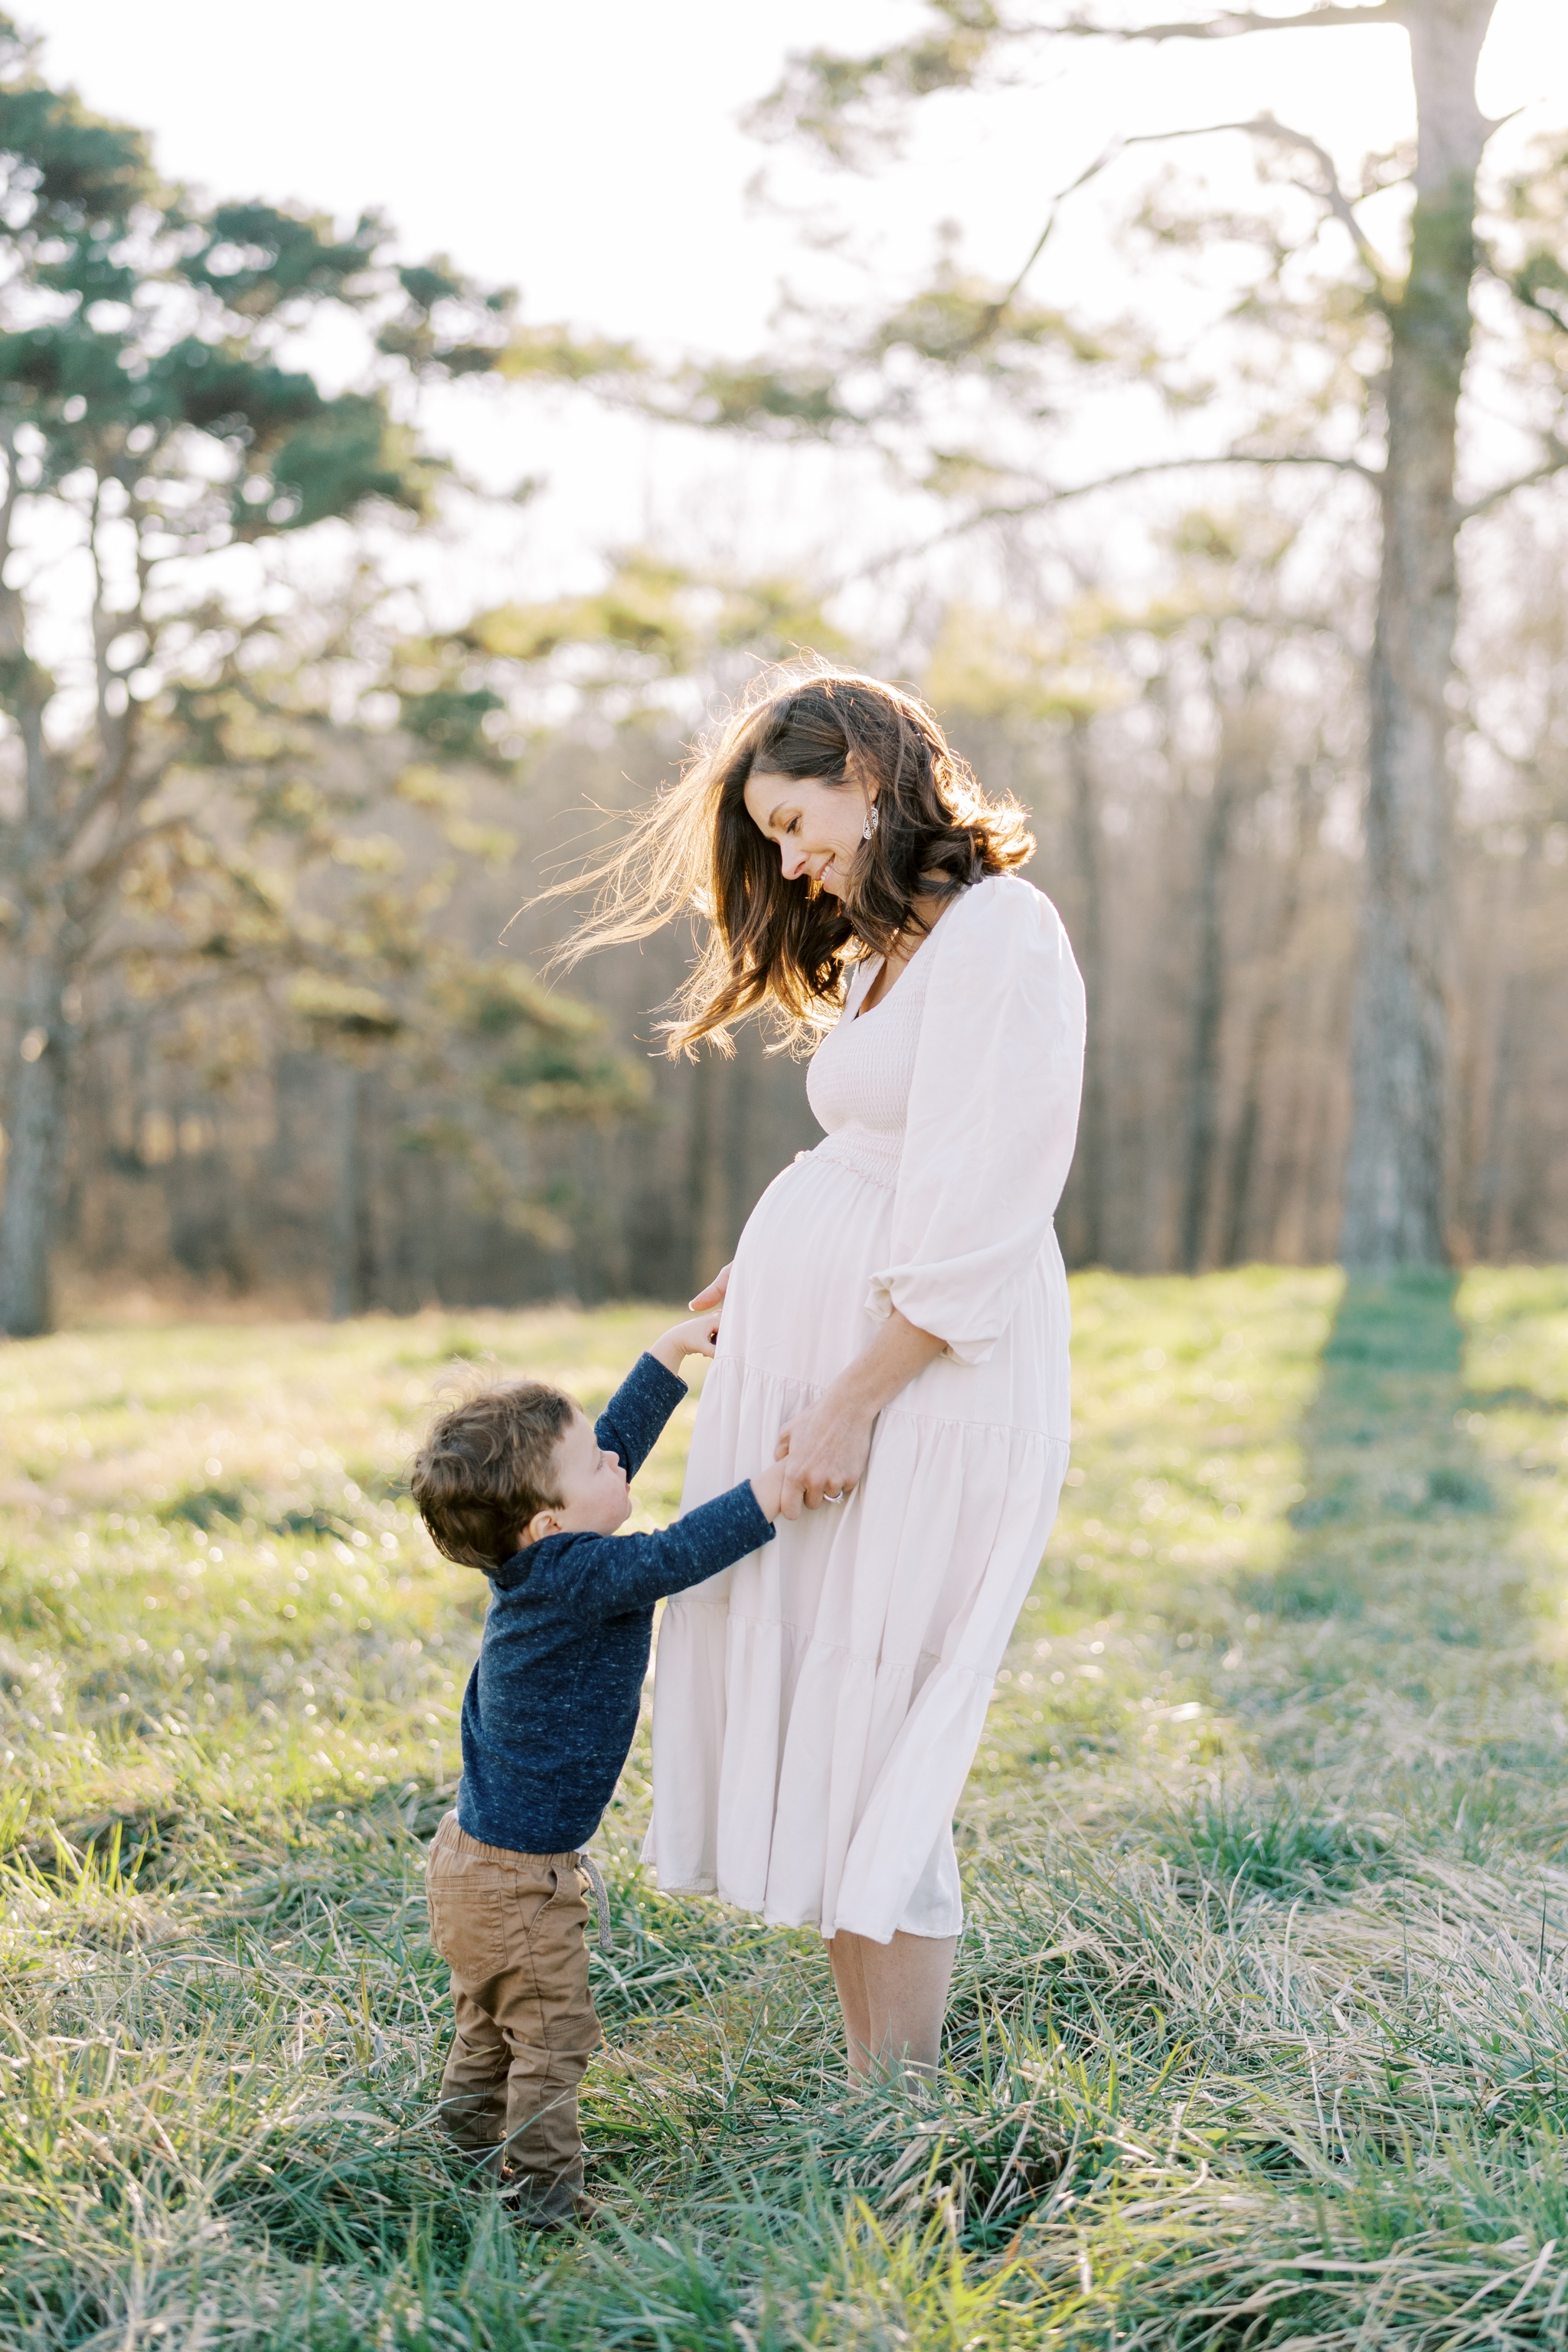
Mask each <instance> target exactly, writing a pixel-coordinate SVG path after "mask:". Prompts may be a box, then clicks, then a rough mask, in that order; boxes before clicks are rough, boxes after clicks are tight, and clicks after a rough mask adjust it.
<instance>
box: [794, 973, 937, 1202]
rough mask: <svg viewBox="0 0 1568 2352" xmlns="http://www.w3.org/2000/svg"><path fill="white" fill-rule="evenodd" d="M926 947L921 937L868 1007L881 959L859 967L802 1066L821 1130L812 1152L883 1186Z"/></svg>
mask: <svg viewBox="0 0 1568 2352" xmlns="http://www.w3.org/2000/svg"><path fill="white" fill-rule="evenodd" d="M924 948H925V942H923V941H922V942H921V949H919V950H917V951H916V953H915V954H914V955H913V956H912V957H911V958H910V961H909V962H908V963H907V964H906V965H905V967H904V969H903V971H901V972H900V974H899V977H898V979H897V980H896V981H895V982H893V985H892V987H891V988H890V989H889V991H888V993H887V995H886V996H885V997H884V998H883V999H882V1002H881V1003H880V1004H878V1005H874V1006H873V1007H872V1008H871V1010H870V1012H868V1013H863V1012H862V1011H861V1010H860V1008H861V1006H862V1005H863V1003H865V1000H866V997H867V995H868V992H869V991H870V989H871V987H872V985H873V983H874V982H875V979H876V975H877V974H878V972H879V971H880V970H881V968H882V967H881V964H880V962H879V961H871V962H868V963H863V964H861V965H859V966H858V969H857V970H856V971H855V973H854V974H853V976H852V978H851V980H850V983H849V992H848V994H847V998H846V1000H845V1005H844V1010H843V1012H842V1013H840V1015H839V1017H838V1020H837V1023H836V1024H834V1026H833V1028H831V1029H830V1030H829V1031H828V1033H827V1035H826V1037H825V1038H824V1039H823V1041H822V1043H821V1045H819V1046H818V1047H817V1049H816V1055H814V1057H813V1059H812V1064H811V1067H810V1069H809V1071H808V1072H807V1074H806V1081H805V1092H806V1099H807V1100H808V1102H809V1103H810V1105H811V1108H812V1110H813V1112H814V1114H815V1115H816V1118H817V1119H818V1121H819V1122H820V1124H821V1125H822V1126H823V1127H825V1128H826V1130H827V1136H826V1141H825V1142H823V1143H819V1144H818V1145H817V1147H816V1152H815V1153H814V1154H812V1157H813V1158H820V1159H824V1160H837V1161H839V1162H841V1163H842V1164H843V1165H845V1166H847V1167H851V1168H853V1169H854V1170H855V1171H856V1172H857V1173H858V1175H861V1176H865V1177H868V1178H869V1180H870V1181H871V1182H873V1183H875V1184H885V1185H888V1186H889V1187H891V1186H893V1185H895V1184H897V1182H898V1181H899V1161H900V1157H901V1156H902V1152H903V1148H904V1130H905V1127H906V1124H907V1122H908V1119H909V1110H910V1088H911V1087H912V1086H913V1083H914V1075H915V1055H916V1053H917V1051H918V1049H919V1046H920V1041H921V1019H922V1017H923V1014H924V1011H925V992H926V983H927V978H928V974H929V969H930V968H929V964H928V961H927V958H926V954H925V952H924Z"/></svg>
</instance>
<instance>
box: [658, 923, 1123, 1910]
mask: <svg viewBox="0 0 1568 2352" xmlns="http://www.w3.org/2000/svg"><path fill="white" fill-rule="evenodd" d="M877 969H878V967H877V966H876V964H875V963H868V964H866V965H862V966H861V967H860V968H859V970H858V971H857V973H856V975H855V978H854V981H853V982H852V984H851V987H850V991H849V995H848V999H847V1003H846V1005H845V1009H844V1013H843V1014H842V1016H841V1018H840V1019H839V1021H838V1023H837V1026H836V1027H835V1028H834V1029H832V1030H831V1031H830V1032H829V1034H827V1036H826V1038H825V1039H824V1041H823V1043H822V1045H821V1046H820V1047H819V1048H818V1050H817V1053H816V1057H815V1058H814V1060H813V1062H812V1066H811V1072H810V1079H809V1092H810V1097H811V1106H812V1108H813V1110H814V1111H815V1112H816V1116H817V1118H818V1119H819V1120H820V1121H821V1123H822V1125H823V1126H824V1127H825V1128H826V1130H827V1135H826V1140H825V1141H824V1142H822V1143H819V1144H818V1145H817V1147H816V1150H815V1151H811V1152H803V1153H802V1154H801V1155H800V1156H799V1158H798V1159H797V1160H795V1163H794V1164H793V1166H791V1167H788V1168H786V1169H785V1170H784V1172H783V1173H782V1175H779V1176H777V1177H775V1178H774V1180H773V1183H772V1184H771V1185H770V1186H769V1188H768V1190H767V1191H766V1192H764V1193H763V1197H762V1199H761V1200H760V1201H759V1202H758V1203H757V1205H756V1207H755V1209H754V1210H753V1211H752V1215H751V1217H750V1219H749V1221H748V1223H747V1225H746V1229H745V1231H744V1233H743V1234H742V1236H741V1242H740V1246H739V1248H738V1249H737V1251H736V1253H735V1264H734V1271H733V1273H732V1274H731V1278H730V1288H729V1295H728V1297H727V1298H726V1300H725V1305H724V1316H723V1321H722V1325H721V1332H720V1339H719V1347H718V1352H717V1355H716V1356H715V1359H714V1361H713V1364H712V1366H711V1368H710V1371H709V1373H708V1378H707V1381H706V1383H705V1385H704V1388H703V1392H702V1398H701V1402H700V1408H699V1411H698V1414H697V1424H696V1429H695V1432H694V1433H693V1437H692V1443H691V1453H690V1457H689V1464H688V1468H687V1475H686V1487H685V1493H684V1496H683V1497H682V1508H683V1509H690V1508H691V1507H693V1506H694V1505H696V1504H698V1503H702V1502H706V1501H707V1500H708V1499H709V1498H710V1496H714V1495H718V1494H721V1493H722V1492H723V1491H724V1490H725V1488H726V1487H729V1486H734V1485H735V1484H737V1483H738V1481H739V1480H741V1479H742V1478H744V1477H747V1476H750V1475H751V1474H752V1472H753V1471H755V1470H757V1469H758V1468H760V1467H761V1466H762V1465H763V1464H764V1463H767V1462H771V1461H772V1460H773V1447H774V1444H775V1441H776V1439H777V1436H778V1433H779V1431H780V1429H781V1427H782V1426H783V1424H784V1423H785V1422H787V1421H788V1420H790V1418H791V1417H792V1416H793V1415H794V1414H795V1413H798V1412H800V1411H801V1410H802V1408H803V1407H804V1406H805V1404H807V1403H808V1402H810V1401H811V1399H813V1398H814V1397H816V1396H817V1395H818V1394H820V1392H821V1391H822V1390H823V1389H825V1388H826V1386H827V1385H828V1383H829V1382H830V1381H832V1380H833V1379H834V1378H835V1377H836V1375H837V1373H838V1372H840V1371H841V1370H843V1368H844V1367H845V1365H846V1364H847V1363H848V1362H849V1361H850V1360H851V1359H852V1358H854V1357H856V1356H858V1354H860V1353H861V1351H862V1350H863V1349H865V1348H866V1346H867V1345H868V1342H869V1341H870V1339H871V1337H872V1334H873V1328H874V1325H875V1324H876V1322H877V1321H879V1319H883V1318H886V1317H887V1315H888V1314H889V1311H890V1309H892V1308H894V1307H897V1308H898V1309H899V1310H900V1312H901V1313H902V1314H904V1315H906V1316H907V1317H908V1318H909V1319H910V1322H911V1323H914V1324H917V1325H919V1326H920V1328H921V1329H923V1330H927V1331H931V1332H934V1333H936V1334H938V1335H939V1336H940V1337H941V1338H942V1339H944V1340H945V1341H946V1342H947V1345H946V1348H945V1349H944V1351H943V1353H942V1355H941V1356H939V1357H937V1358H936V1359H935V1360H934V1361H933V1362H931V1364H929V1365H927V1367H926V1369H925V1370H923V1371H921V1373H919V1374H918V1375H917V1376H916V1378H915V1379H914V1380H912V1381H910V1384H909V1386H908V1387H907V1388H905V1389H904V1390H903V1391H901V1392H900V1395H899V1396H898V1397H896V1398H895V1399H894V1401H893V1402H892V1403H891V1404H890V1405H889V1406H888V1407H887V1408H886V1409H885V1410H884V1411H883V1412H882V1413H881V1414H880V1415H879V1419H878V1422H877V1425H876V1430H875V1433H874V1435H873V1437H872V1441H871V1453H870V1459H869V1462H868V1465H867V1470H866V1475H865V1477H864V1478H863V1480H862V1481H861V1483H860V1485H859V1486H858V1488H857V1489H856V1490H855V1492H854V1493H853V1494H852V1495H851V1496H850V1497H849V1499H848V1500H847V1502H845V1503H843V1504H826V1503H825V1504H824V1505H823V1506H822V1507H820V1508H819V1509H818V1510H816V1511H806V1512H803V1513H802V1515H801V1517H799V1519H797V1520H794V1521H790V1520H784V1519H781V1520H780V1521H779V1523H778V1530H777V1534H776V1537H775V1538H774V1540H773V1542H772V1543H770V1544H767V1545H765V1546H764V1547H763V1549H761V1550H760V1551H756V1552H753V1553H752V1554H751V1555H750V1557H749V1558H747V1559H743V1560H741V1561H739V1562H738V1563H737V1564H736V1566H734V1567H733V1568H730V1569H726V1570H724V1571H723V1573H722V1574H721V1575H719V1576H716V1577H713V1578H711V1579H710V1580H709V1582H707V1583H706V1584H700V1585H697V1586H694V1587H693V1588H692V1590H691V1591H688V1592H684V1593H681V1594H680V1595H679V1597H677V1598H676V1599H674V1600H672V1601H668V1603H667V1604H666V1607H665V1612H664V1618H663V1622H662V1625H661V1627H660V1631H659V1638H658V1673H657V1678H656V1683H655V1693H654V1718H653V1780H654V1810H653V1821H652V1823H651V1826H650V1828H649V1831H648V1835H647V1843H646V1844H645V1846H644V1849H643V1852H644V1859H645V1860H647V1861H650V1862H653V1863H654V1864H656V1866H657V1869H658V1884H659V1885H660V1886H661V1887H665V1888H668V1889H679V1888H690V1889H698V1890H701V1891H704V1892H714V1891H716V1892H717V1893H718V1894H719V1895H721V1897H723V1898H724V1900H726V1901H727V1902H730V1903H733V1904H736V1905H738V1906H740V1907H741V1908H742V1909H744V1910H748V1911H758V1912H761V1913H762V1914H763V1916H764V1917H765V1918H767V1919H769V1920H772V1921H774V1922H776V1923H777V1924H779V1925H782V1926H787V1927H798V1926H801V1925H803V1924H805V1923H807V1922H809V1923H812V1924H815V1925H817V1926H819V1927H821V1930H822V1932H823V1934H824V1935H825V1936H832V1935H833V1933H834V1932H835V1930H836V1929H837V1928H838V1927H846V1928H848V1929H849V1930H851V1931H852V1932H853V1933H855V1934H857V1935H862V1936H868V1937H873V1938H874V1939H875V1940H876V1941H878V1942H886V1941H887V1939H888V1938H889V1937H890V1936H891V1935H892V1934H893V1933H894V1931H895V1930H896V1929H899V1928H904V1929H907V1930H909V1931H910V1933H913V1934H916V1935H926V1936H947V1935H955V1934H956V1933H957V1932H958V1930H959V1928H960V1927H961V1925H962V1923H963V1907H962V1903H961V1900H960V1895H959V1884H958V1869H957V1863H956V1860H955V1857H954V1854H953V1849H952V1813H953V1809H954V1806H955V1805H956V1803H957V1801H958V1797H959V1794H960V1791H961V1790H962V1789H963V1783H964V1780H965V1778H966V1776H967V1774H968V1771H969V1768H970V1765H971V1763H972V1761H973V1756H974V1750H975V1748H976V1746H977V1745H978V1743H979V1739H980V1735H981V1731H982V1728H983V1727H984V1718H985V1709H986V1705H987V1702H988V1700H989V1697H990V1695H991V1687H992V1682H993V1678H994V1675H995V1672H996V1668H997V1665H998V1664H999V1663H1000V1660H1001V1657H1002V1654H1003V1652H1004V1650H1005V1647H1006V1644H1007V1640H1008V1636H1009V1634H1010V1633H1011V1632H1012V1629H1013V1624H1014V1621H1015V1619H1016V1616H1017V1613H1018V1611H1019V1609H1020V1608H1021V1607H1022V1605H1023V1601H1024V1598H1025V1595H1026V1593H1027V1591H1028V1589H1029V1586H1030V1583H1031V1581H1032V1580H1033V1578H1034V1574H1035V1570H1036V1569H1037V1566H1038V1563H1039V1559H1040V1554H1041V1551H1042V1549H1044V1546H1045V1541H1046V1538H1047V1535H1048V1534H1049V1532H1050V1528H1051V1522H1052V1520H1053V1519H1054V1517H1056V1509H1057V1501H1058V1496H1059V1494H1060V1492H1061V1484H1062V1477H1063V1474H1064V1473H1065V1471H1066V1469H1067V1462H1068V1432H1069V1412H1068V1293H1067V1276H1066V1273H1065V1271H1064V1268H1063V1265H1062V1259H1061V1252H1060V1250H1059V1249H1058V1246H1057V1239H1056V1234H1055V1230H1054V1227H1053V1225H1052V1222H1051V1220H1052V1215H1053V1213H1054V1211H1055V1209H1056V1204H1057V1202H1058V1198H1059V1196H1060V1193H1061V1188H1062V1185H1063V1183H1064V1181H1066V1177H1067V1172H1068V1164H1069V1162H1070V1160H1071V1159H1072V1150H1073V1139H1074V1135H1075V1131H1076V1127H1077V1119H1078V1101H1079V1083H1080V1078H1081V1073H1082V1064H1083V1033H1084V1003H1083V987H1082V983H1081V982H1080V981H1079V974H1078V968H1077V966H1076V965H1075V964H1074V962H1073V959H1072V951H1071V950H1070V948H1069V947H1068V940H1067V934H1066V932H1065V931H1064V930H1063V929H1062V926H1061V923H1060V922H1059V920H1058V917H1057V913H1056V910H1055V908H1053V907H1052V906H1051V904H1050V901H1049V900H1048V899H1047V898H1043V897H1042V896H1041V894H1040V893H1039V892H1038V891H1037V890H1036V889H1035V888H1034V887H1032V886H1031V885H1030V884H1029V883H1027V882H1024V881H1022V880H1019V879H1018V878H1016V877H1003V876H992V877H988V878H987V879H985V880H984V881H982V882H979V883H976V884H975V885H973V887H972V888H970V889H968V890H966V891H965V892H964V893H963V897H962V898H959V899H958V900H957V902H956V903H955V904H954V905H953V906H952V907H951V908H949V909H948V911H947V913H946V914H945V915H944V916H943V917H942V919H941V921H940V922H939V923H938V924H937V926H936V928H935V929H934V930H933V931H932V932H931V936H930V937H929V939H927V940H925V941H924V942H922V944H921V947H920V948H919V950H917V951H916V953H915V955H914V956H913V958H912V959H911V961H910V962H909V963H908V964H907V965H906V966H905V968H904V971H902V972H901V973H900V976H899V978H898V980H897V981H896V982H894V984H893V986H892V987H891V989H890V990H889V992H888V994H887V995H886V996H885V997H884V999H883V1000H882V1002H881V1003H879V1004H878V1005H876V1006H874V1007H873V1008H872V1009H871V1010H870V1011H869V1012H868V1013H864V1014H860V1013H859V1006H860V1004H861V1003H862V1001H863V999H864V997H865V996H866V993H867V992H868V988H869V986H870V983H871V981H872V978H873V977H874V974H875V972H876V971H877Z"/></svg>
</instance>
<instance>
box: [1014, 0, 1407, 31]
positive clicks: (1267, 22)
mask: <svg viewBox="0 0 1568 2352" xmlns="http://www.w3.org/2000/svg"><path fill="white" fill-rule="evenodd" d="M1404 23H1405V0H1375V5H1373V6H1372V7H1370V8H1356V7H1344V6H1341V5H1337V0H1333V5H1325V6H1321V7H1317V8H1309V9H1308V10H1307V11H1306V12H1305V14H1304V15H1302V16H1261V15H1260V14H1259V13H1258V10H1257V9H1256V8H1226V9H1224V10H1223V11H1222V12H1221V14H1220V15H1219V16H1210V17H1208V18H1206V19H1199V20H1198V21H1197V22H1195V23H1194V22H1188V23H1185V24H1169V25H1130V26H1121V25H1091V24H1086V23H1085V22H1084V20H1083V19H1082V17H1075V18H1071V19H1069V20H1068V23H1066V24H1061V25H1042V26H1039V27H1038V28H1037V29H1038V30H1039V31H1041V32H1046V33H1078V34H1080V35H1082V36H1085V37H1089V38H1092V39H1096V40H1102V41H1231V40H1236V39H1237V37H1239V36H1240V35H1242V34H1244V33H1296V32H1313V31H1317V30H1319V29H1331V28H1334V27H1342V26H1353V25H1403V24H1404Z"/></svg>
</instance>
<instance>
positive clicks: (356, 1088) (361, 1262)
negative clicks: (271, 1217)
mask: <svg viewBox="0 0 1568 2352" xmlns="http://www.w3.org/2000/svg"><path fill="white" fill-rule="evenodd" d="M364 1091H365V1078H364V1074H363V1071H361V1070H358V1069H356V1068H355V1067H354V1066H353V1063H346V1064H345V1065H344V1066H343V1067H342V1070H341V1071H340V1073H339V1077H338V1117H337V1129H338V1138H337V1140H338V1192H337V1200H336V1202H335V1203H334V1207H333V1215H332V1320H333V1321H334V1322H342V1320H343V1319H344V1318H345V1317H347V1316H350V1315H363V1313H364V1311H365V1308H366V1307H368V1306H369V1305H370V1300H371V1291H372V1287H373V1286H374V1276H375V1267H374V1251H373V1248H372V1242H371V1229H370V1190H369V1187H368V1185H367V1184H366V1182H365V1168H364V1160H365V1150H364V1143H365V1137H364V1127H365V1118H364Z"/></svg>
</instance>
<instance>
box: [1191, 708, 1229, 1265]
mask: <svg viewBox="0 0 1568 2352" xmlns="http://www.w3.org/2000/svg"><path fill="white" fill-rule="evenodd" d="M1227 766H1228V762H1227V761H1226V756H1225V753H1224V751H1223V750H1222V751H1221V755H1220V759H1219V762H1218V764H1217V768H1216V772H1215V780H1214V784H1213V788H1212V790H1211V792H1210V793H1209V804H1208V814H1207V818H1206V820H1205V824H1204V829H1203V839H1202V845H1201V847H1200V850H1199V862H1198V893H1197V896H1198V903H1197V925H1196V929H1197V937H1198V968H1197V975H1196V981H1195V984H1194V990H1193V1021H1192V1045H1191V1048H1190V1052H1189V1055H1188V1063H1187V1132H1186V1147H1185V1151H1184V1167H1183V1174H1182V1225H1181V1252H1182V1271H1183V1273H1184V1274H1196V1272H1197V1270H1198V1268H1199V1266H1200V1265H1202V1264H1203V1257H1204V1236H1205V1230H1206V1228H1207V1224H1208V1209H1209V1194H1210V1190H1211V1186H1212V1182H1213V1178H1214V1164H1215V1142H1216V1140H1217V1138H1218V1132H1219V1045H1220V1024H1221V1023H1222V1021H1223V1019H1224V1015H1225V980H1226V971H1225V875H1226V864H1227V862H1228V860H1229V856H1230V828H1231V820H1232V818H1233V817H1234V816H1235V814H1236V798H1237V794H1236V785H1235V782H1234V780H1233V779H1232V777H1231V776H1230V775H1229V774H1228V773H1227V772H1226V770H1227Z"/></svg>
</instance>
